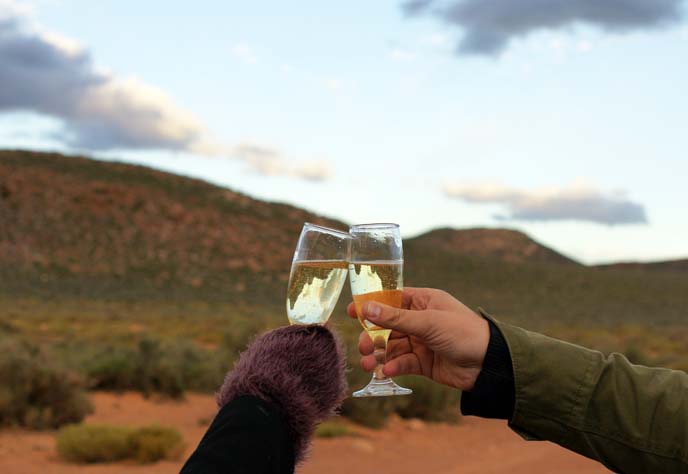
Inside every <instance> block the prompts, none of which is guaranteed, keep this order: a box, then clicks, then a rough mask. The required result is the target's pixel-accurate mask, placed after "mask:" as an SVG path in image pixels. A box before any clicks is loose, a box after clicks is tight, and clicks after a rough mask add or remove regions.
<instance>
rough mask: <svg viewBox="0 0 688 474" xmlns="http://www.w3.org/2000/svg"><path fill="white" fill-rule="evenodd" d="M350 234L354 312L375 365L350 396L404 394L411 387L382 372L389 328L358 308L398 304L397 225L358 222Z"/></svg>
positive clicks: (400, 256) (400, 253) (399, 254)
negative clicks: (369, 376) (369, 343)
mask: <svg viewBox="0 0 688 474" xmlns="http://www.w3.org/2000/svg"><path fill="white" fill-rule="evenodd" d="M349 233H350V234H351V237H352V241H351V262H350V263H349V280H350V282H351V293H352V294H353V298H354V306H355V307H356V314H357V315H358V320H359V321H360V323H361V325H362V326H363V328H364V329H365V330H366V331H367V333H368V335H369V336H370V339H371V340H372V341H373V345H374V346H375V352H374V355H375V359H376V361H377V367H375V371H374V372H373V378H372V379H371V381H370V383H369V384H368V385H367V386H366V387H364V388H363V389H361V390H359V391H357V392H354V394H353V396H354V397H379V396H388V395H408V394H410V393H412V390H410V389H408V388H404V387H400V386H399V385H397V384H396V383H395V382H394V381H393V380H392V379H391V378H389V377H387V376H386V375H384V374H383V373H382V367H383V366H384V364H385V359H386V353H387V341H388V339H389V335H390V333H391V330H389V329H384V328H381V327H379V326H376V325H374V324H372V323H371V322H370V321H367V320H366V319H364V318H363V316H362V312H361V308H362V307H363V305H364V304H365V303H366V302H368V301H378V302H380V303H384V304H386V305H389V306H394V307H396V308H400V307H401V302H402V296H403V291H402V290H403V289H404V279H403V266H404V257H403V251H402V246H401V235H400V233H399V226H398V225H397V224H361V225H355V226H352V227H351V228H350V229H349Z"/></svg>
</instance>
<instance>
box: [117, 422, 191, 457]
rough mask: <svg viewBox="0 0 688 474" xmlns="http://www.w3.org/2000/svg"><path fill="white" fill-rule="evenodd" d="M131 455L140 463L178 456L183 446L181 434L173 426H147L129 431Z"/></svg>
mask: <svg viewBox="0 0 688 474" xmlns="http://www.w3.org/2000/svg"><path fill="white" fill-rule="evenodd" d="M129 442H130V445H131V448H132V450H133V457H134V458H135V459H136V460H137V461H139V462H141V463H149V462H155V461H159V460H161V459H173V458H177V457H179V455H180V454H181V453H182V451H183V448H184V441H183V439H182V435H181V434H179V432H178V431H177V430H175V429H174V428H169V427H165V426H156V425H153V426H148V427H144V428H139V429H138V430H136V431H134V432H133V433H131V435H130V436H129Z"/></svg>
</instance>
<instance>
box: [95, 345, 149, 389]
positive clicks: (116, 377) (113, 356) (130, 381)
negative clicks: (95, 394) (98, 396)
mask: <svg viewBox="0 0 688 474" xmlns="http://www.w3.org/2000/svg"><path fill="white" fill-rule="evenodd" d="M138 359H139V357H138V353H137V352H135V351H133V350H130V349H126V348H119V349H115V348H113V347H108V348H105V349H104V350H102V351H101V352H96V353H95V354H94V355H93V357H91V358H89V359H87V360H86V361H84V367H83V370H84V372H85V375H86V377H87V379H88V380H89V387H90V388H92V389H95V390H127V389H134V388H135V387H136V383H137V381H136V371H137V364H138Z"/></svg>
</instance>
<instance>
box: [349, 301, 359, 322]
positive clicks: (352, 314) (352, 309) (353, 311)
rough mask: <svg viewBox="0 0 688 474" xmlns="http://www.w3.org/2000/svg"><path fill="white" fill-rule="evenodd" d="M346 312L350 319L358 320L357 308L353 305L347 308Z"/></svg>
mask: <svg viewBox="0 0 688 474" xmlns="http://www.w3.org/2000/svg"><path fill="white" fill-rule="evenodd" d="M346 312H347V314H348V315H349V317H350V318H354V319H356V318H358V315H357V314H356V306H355V305H354V304H353V303H349V306H347V307H346Z"/></svg>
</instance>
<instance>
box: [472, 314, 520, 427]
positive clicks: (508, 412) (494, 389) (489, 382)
mask: <svg viewBox="0 0 688 474" xmlns="http://www.w3.org/2000/svg"><path fill="white" fill-rule="evenodd" d="M487 322H488V323H489V325H490V342H489V344H488V345H487V352H486V353H485V360H484V361H483V368H482V370H481V371H480V374H478V378H477V380H476V381H475V385H474V386H473V389H472V390H471V391H470V392H463V393H462V394H461V413H462V414H463V415H474V416H480V417H482V418H497V419H502V420H509V419H511V416H512V415H513V413H514V403H515V388H514V372H513V367H512V364H511V355H510V354H509V346H507V344H506V341H505V340H504V336H502V333H501V332H500V330H499V328H498V327H497V326H496V325H495V324H494V323H493V322H492V321H490V320H489V319H488V321H487Z"/></svg>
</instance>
